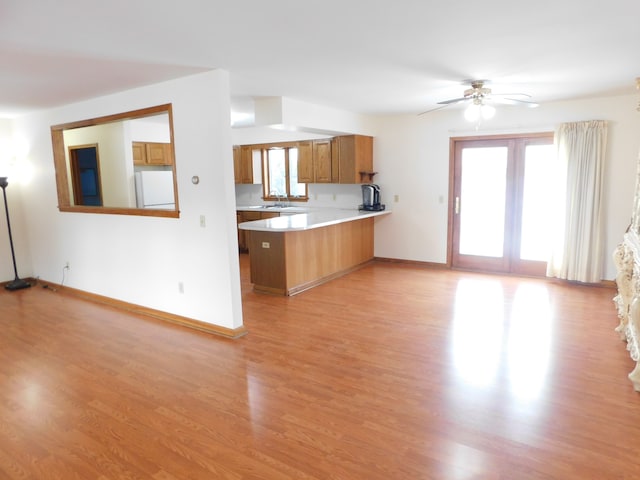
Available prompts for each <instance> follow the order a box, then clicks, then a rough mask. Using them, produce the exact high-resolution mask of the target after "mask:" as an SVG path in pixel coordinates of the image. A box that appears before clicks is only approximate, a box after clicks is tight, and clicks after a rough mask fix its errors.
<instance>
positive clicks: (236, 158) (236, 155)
mask: <svg viewBox="0 0 640 480" xmlns="http://www.w3.org/2000/svg"><path fill="white" fill-rule="evenodd" d="M233 179H234V181H235V183H242V172H241V171H240V147H237V146H236V147H233Z"/></svg>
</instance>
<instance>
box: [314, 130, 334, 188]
mask: <svg viewBox="0 0 640 480" xmlns="http://www.w3.org/2000/svg"><path fill="white" fill-rule="evenodd" d="M331 146H332V141H331V139H326V140H314V141H313V176H314V180H315V183H331V182H332V176H331V173H332V168H331V161H332V155H331V151H332V148H331Z"/></svg>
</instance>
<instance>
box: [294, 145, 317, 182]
mask: <svg viewBox="0 0 640 480" xmlns="http://www.w3.org/2000/svg"><path fill="white" fill-rule="evenodd" d="M297 147H298V182H300V183H314V177H313V141H311V140H307V141H304V142H298V145H297Z"/></svg>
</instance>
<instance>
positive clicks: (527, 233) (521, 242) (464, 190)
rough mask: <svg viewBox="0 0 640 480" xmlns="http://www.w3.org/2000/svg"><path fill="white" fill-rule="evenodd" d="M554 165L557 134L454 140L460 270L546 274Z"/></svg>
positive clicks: (454, 234)
mask: <svg viewBox="0 0 640 480" xmlns="http://www.w3.org/2000/svg"><path fill="white" fill-rule="evenodd" d="M554 161H556V154H555V147H554V145H553V135H551V134H545V135H537V136H536V135H532V136H529V137H527V136H523V137H516V136H507V137H485V138H480V137H479V138H477V139H469V138H467V139H460V140H456V141H454V144H453V172H452V173H453V177H452V182H453V196H454V200H455V204H454V205H453V209H452V213H451V215H452V216H451V246H450V248H451V265H452V266H453V267H454V268H464V269H469V270H482V271H493V272H503V273H518V274H524V275H539V276H542V275H544V273H545V270H546V261H547V255H548V254H547V252H548V250H549V239H548V235H547V230H548V225H547V223H548V222H547V218H548V212H549V211H550V210H551V209H552V208H553V205H552V204H551V198H552V195H550V194H549V193H550V192H549V188H550V185H549V172H551V171H553V169H552V168H551V167H552V165H553V162H554Z"/></svg>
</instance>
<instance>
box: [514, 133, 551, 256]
mask: <svg viewBox="0 0 640 480" xmlns="http://www.w3.org/2000/svg"><path fill="white" fill-rule="evenodd" d="M554 158H555V148H554V146H553V145H527V146H526V148H525V155H524V188H523V192H522V228H521V237H520V259H521V260H533V261H538V262H546V261H547V259H548V258H549V249H550V245H549V240H550V238H549V235H548V234H547V231H548V229H549V212H550V211H551V210H552V208H553V205H552V204H551V203H552V202H551V195H549V172H551V171H553V170H552V166H553V165H552V162H553V159H554Z"/></svg>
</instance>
